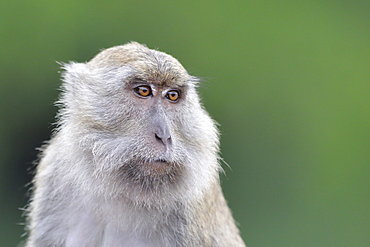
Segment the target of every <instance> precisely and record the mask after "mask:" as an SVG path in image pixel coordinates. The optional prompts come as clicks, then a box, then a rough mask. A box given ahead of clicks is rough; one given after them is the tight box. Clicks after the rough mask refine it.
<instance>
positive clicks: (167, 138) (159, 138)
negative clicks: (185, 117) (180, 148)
mask: <svg viewBox="0 0 370 247" xmlns="http://www.w3.org/2000/svg"><path fill="white" fill-rule="evenodd" d="M155 139H156V140H157V141H160V142H162V143H163V144H164V145H167V144H170V142H171V136H169V135H163V136H162V135H158V134H157V133H155Z"/></svg>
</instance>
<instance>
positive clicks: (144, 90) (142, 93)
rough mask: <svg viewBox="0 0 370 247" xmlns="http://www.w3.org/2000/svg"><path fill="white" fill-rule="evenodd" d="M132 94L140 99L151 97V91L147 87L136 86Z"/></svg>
mask: <svg viewBox="0 0 370 247" xmlns="http://www.w3.org/2000/svg"><path fill="white" fill-rule="evenodd" d="M134 92H135V93H136V94H137V95H139V96H141V97H148V96H150V95H152V90H151V88H150V87H149V86H138V87H135V88H134Z"/></svg>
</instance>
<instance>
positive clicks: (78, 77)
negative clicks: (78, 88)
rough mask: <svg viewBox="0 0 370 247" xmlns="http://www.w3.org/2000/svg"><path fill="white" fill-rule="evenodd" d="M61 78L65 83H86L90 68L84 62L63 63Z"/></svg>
mask: <svg viewBox="0 0 370 247" xmlns="http://www.w3.org/2000/svg"><path fill="white" fill-rule="evenodd" d="M62 69H63V70H64V71H63V72H62V80H63V81H64V83H66V84H70V85H72V86H73V85H76V84H81V83H86V82H88V81H89V79H88V78H89V75H90V70H89V69H88V66H87V65H86V63H76V62H70V63H63V64H62Z"/></svg>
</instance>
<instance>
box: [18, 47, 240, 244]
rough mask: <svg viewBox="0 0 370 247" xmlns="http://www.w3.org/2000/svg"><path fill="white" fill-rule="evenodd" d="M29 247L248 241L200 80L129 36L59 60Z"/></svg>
mask: <svg viewBox="0 0 370 247" xmlns="http://www.w3.org/2000/svg"><path fill="white" fill-rule="evenodd" d="M62 69H63V73H62V81H63V83H62V86H61V94H60V97H59V100H58V101H57V102H56V104H57V105H58V106H59V111H58V113H57V117H56V118H57V126H56V128H55V131H54V132H53V134H52V137H51V139H50V141H48V142H47V143H46V144H45V145H44V146H43V147H42V148H41V152H40V159H39V162H38V164H37V167H36V172H35V176H34V179H33V181H32V184H33V185H32V187H33V189H32V195H31V199H30V203H29V205H28V208H27V224H26V225H27V227H26V228H27V229H26V230H27V235H28V236H27V239H26V241H25V242H26V243H25V246H26V247H62V246H66V247H126V246H129V247H144V246H151V247H201V246H204V247H208V246H210V247H211V246H212V247H222V246H225V247H226V246H227V247H231V246H234V247H241V246H245V244H244V242H243V240H242V238H241V236H240V232H239V230H238V228H237V226H236V222H235V220H234V218H233V216H232V213H231V210H230V209H229V207H228V205H227V202H226V200H225V197H224V195H223V192H222V189H221V186H220V181H219V180H220V178H219V173H220V171H222V168H221V166H220V164H219V161H220V156H219V132H218V130H217V126H216V123H215V121H214V120H213V119H212V118H211V117H210V115H209V114H208V113H207V111H206V110H205V108H204V106H203V105H202V104H201V101H200V97H199V95H198V93H197V87H198V85H199V82H200V79H198V78H197V77H195V76H191V75H190V74H189V73H188V72H187V71H186V70H185V68H184V67H183V66H182V65H181V64H180V62H179V61H178V60H177V59H175V58H174V57H173V56H171V55H168V54H166V53H164V52H161V51H158V50H155V49H150V48H148V47H147V46H146V45H142V44H139V43H137V42H130V43H127V44H124V45H120V46H114V47H111V48H108V49H105V50H102V51H101V52H100V53H98V54H97V55H96V56H95V57H93V58H92V59H91V60H90V61H88V62H85V63H77V62H69V63H66V64H63V65H62Z"/></svg>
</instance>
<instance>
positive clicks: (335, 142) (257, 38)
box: [0, 0, 370, 247]
mask: <svg viewBox="0 0 370 247" xmlns="http://www.w3.org/2000/svg"><path fill="white" fill-rule="evenodd" d="M131 40H135V41H138V42H141V43H145V44H147V45H148V46H149V47H151V48H158V49H160V50H162V51H165V52H167V53H169V54H172V55H173V56H175V57H176V58H178V59H179V60H180V61H181V62H182V63H183V65H184V66H185V67H186V68H187V69H188V71H189V72H190V73H191V74H193V75H197V76H200V77H202V78H204V79H205V81H204V83H203V85H202V86H201V87H200V93H201V95H202V99H203V102H204V104H205V106H206V108H207V109H208V111H209V112H210V114H211V116H213V118H214V119H216V121H218V122H219V123H220V130H221V132H222V139H221V143H222V146H221V148H222V157H223V158H224V159H225V161H226V162H227V163H228V164H229V165H230V166H231V169H229V168H228V167H227V166H224V168H225V171H226V176H222V185H223V188H224V192H225V195H226V198H227V200H228V201H229V204H230V207H231V208H232V210H233V212H234V216H235V218H236V219H237V221H238V222H239V224H240V230H241V232H242V236H243V238H244V240H245V241H246V243H247V244H248V246H249V247H264V246H266V247H271V246H274V247H275V246H277V247H279V246H281V247H287V246H294V247H295V246H299V247H305V246H307V247H311V246H336V247H341V246H343V247H344V246H346V247H347V246H356V247H359V246H361V247H362V246H364V247H365V246H366V247H367V246H370V237H369V236H370V213H369V211H370V193H369V192H370V183H369V180H370V176H369V175H370V166H369V165H370V150H369V146H370V131H369V127H370V114H369V113H370V98H369V95H370V1H368V0H352V1H344V0H339V1H338V0H337V1H334V0H332V1H330V0H328V1H318V0H317V1H294V0H291V1H286V0H285V1H257V0H255V1H86V0H84V1H1V2H0V44H1V51H0V102H1V105H0V106H1V111H0V114H1V115H0V200H1V208H0V222H1V224H0V246H16V245H17V243H19V242H20V240H21V237H20V236H21V234H22V233H23V226H22V225H21V224H20V223H22V222H23V221H24V219H23V218H22V216H21V215H22V213H21V211H20V210H19V208H21V207H23V206H24V205H25V204H26V202H27V196H26V194H27V188H25V186H24V185H25V184H27V183H28V182H29V181H30V180H31V175H30V172H29V169H30V168H31V167H32V161H34V160H35V159H36V157H37V151H36V148H37V147H39V146H40V145H41V144H42V143H43V141H44V140H47V139H48V138H49V135H50V132H51V131H52V127H53V126H52V123H53V122H54V115H55V112H56V110H57V109H56V108H55V107H54V105H53V102H54V101H55V100H56V99H57V95H58V88H59V86H60V80H59V76H60V74H59V72H60V68H59V67H60V66H59V65H58V64H57V63H56V61H59V62H68V61H70V60H74V61H79V62H83V61H87V60H89V59H91V58H92V57H93V56H94V55H95V54H96V53H98V52H99V50H100V49H102V48H108V47H110V46H113V45H119V44H124V43H126V42H128V41H131Z"/></svg>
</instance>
